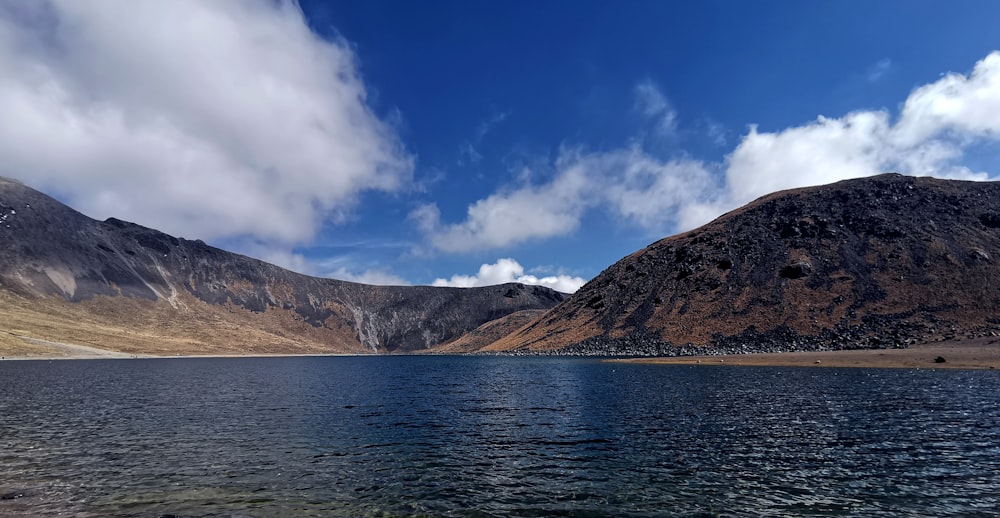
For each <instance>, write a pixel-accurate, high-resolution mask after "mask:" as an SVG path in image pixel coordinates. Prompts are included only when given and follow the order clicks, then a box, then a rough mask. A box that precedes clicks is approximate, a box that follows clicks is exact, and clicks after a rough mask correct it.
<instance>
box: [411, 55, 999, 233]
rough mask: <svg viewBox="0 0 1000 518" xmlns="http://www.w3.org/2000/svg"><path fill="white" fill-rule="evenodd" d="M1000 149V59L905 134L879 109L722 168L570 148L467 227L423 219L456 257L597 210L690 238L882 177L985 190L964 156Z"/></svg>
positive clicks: (752, 148) (922, 99)
mask: <svg viewBox="0 0 1000 518" xmlns="http://www.w3.org/2000/svg"><path fill="white" fill-rule="evenodd" d="M637 100H638V101H637V109H640V110H641V111H642V112H643V113H645V114H647V115H655V114H658V113H662V112H665V111H671V110H672V109H671V108H669V103H667V102H666V98H665V97H663V96H662V94H661V93H660V92H659V90H658V89H657V88H656V87H655V85H652V84H651V83H641V84H640V85H639V87H637ZM997 140H1000V51H998V52H994V53H992V54H990V55H989V56H987V57H986V58H985V59H983V60H982V61H980V62H979V63H977V64H976V66H975V68H974V69H973V71H972V73H971V74H970V75H968V76H965V75H961V74H949V75H946V76H944V77H942V78H941V79H940V80H938V81H936V82H934V83H931V84H928V85H925V86H922V87H920V88H918V89H916V90H914V91H913V93H911V94H910V96H909V97H908V98H907V100H906V102H905V104H904V105H903V108H902V112H901V114H900V116H899V120H898V121H897V122H896V123H895V124H893V123H892V121H891V119H890V114H889V112H888V111H885V110H879V111H857V112H852V113H849V114H847V115H845V116H843V117H839V118H830V117H822V116H820V117H818V118H817V119H816V120H814V121H812V122H809V123H806V124H803V125H801V126H795V127H791V128H787V129H784V130H782V131H776V132H761V131H759V130H758V129H757V127H756V126H751V127H750V130H749V132H748V133H747V134H746V135H744V136H743V138H742V139H741V140H740V143H739V144H738V145H737V146H736V148H735V149H734V150H733V151H732V152H731V153H730V154H729V155H728V156H727V158H726V160H725V162H724V163H720V164H711V163H704V162H701V161H697V160H692V159H689V158H681V159H673V160H661V159H659V158H657V157H654V156H652V155H651V154H649V153H648V152H646V151H645V150H644V149H642V148H641V147H639V146H636V145H632V146H630V147H625V148H619V149H613V150H610V151H603V152H596V153H587V152H584V151H581V150H579V149H565V148H564V149H563V150H562V151H561V153H560V155H559V158H558V159H557V160H556V162H555V170H556V173H555V175H554V176H553V177H552V178H551V179H550V180H549V181H547V182H544V183H540V184H538V183H527V184H525V185H521V186H520V187H516V188H512V189H511V188H509V189H506V190H503V191H501V192H499V193H497V194H494V195H492V196H489V197H488V198H485V199H483V200H479V201H477V202H475V203H474V204H473V205H471V206H470V207H469V210H468V215H467V218H466V220H465V221H464V222H462V223H456V224H447V223H442V222H441V216H440V213H439V211H438V210H437V208H436V207H435V206H425V207H423V208H422V209H420V210H419V211H416V212H415V213H414V214H413V216H414V218H415V219H416V220H417V221H419V222H421V223H422V224H421V229H422V230H423V231H424V232H425V233H426V234H427V236H428V238H429V240H430V241H431V244H432V245H433V246H434V247H435V248H437V249H439V250H442V251H446V252H465V251H470V250H480V249H483V248H502V247H505V246H509V245H513V244H518V243H521V242H524V241H527V240H532V239H543V238H550V237H556V236H562V235H565V234H568V233H570V232H573V231H574V230H576V229H577V228H578V227H579V225H580V221H581V219H582V218H583V216H584V215H585V214H586V213H587V211H589V210H594V209H603V210H605V211H607V212H609V213H611V214H614V215H616V216H618V217H620V218H622V219H623V220H626V221H630V222H632V223H634V224H636V225H638V226H639V227H641V228H645V229H647V230H650V231H659V232H668V231H683V230H688V229H691V228H694V227H696V226H699V225H702V224H704V223H707V222H708V221H710V220H711V219H713V218H715V217H717V216H719V215H720V214H722V213H723V212H725V211H728V210H731V209H734V208H736V207H738V206H740V205H743V204H745V203H747V202H750V201H752V200H753V199H755V198H757V197H759V196H763V195H765V194H768V193H771V192H774V191H778V190H783V189H790V188H796V187H805V186H810V185H820V184H826V183H831V182H836V181H839V180H844V179H848V178H858V177H864V176H870V175H874V174H878V173H883V172H890V171H892V172H900V173H904V174H911V175H934V176H937V177H941V178H953V179H965V180H986V179H988V178H990V177H991V175H990V174H987V173H985V172H979V171H973V170H971V169H970V168H968V167H967V166H965V165H964V164H962V157H963V154H964V150H965V149H966V148H967V147H969V146H970V145H972V144H975V143H977V142H981V141H997ZM715 171H724V175H718V174H714V172H715ZM528 176H529V177H530V175H528ZM992 177H994V178H995V177H997V174H996V173H993V175H992Z"/></svg>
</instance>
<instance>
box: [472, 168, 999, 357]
mask: <svg viewBox="0 0 1000 518" xmlns="http://www.w3.org/2000/svg"><path fill="white" fill-rule="evenodd" d="M996 207H1000V184H998V183H996V182H960V181H947V180H937V179H933V178H914V177H907V176H901V175H881V176H876V177H871V178H865V179H859V180H849V181H844V182H839V183H836V184H832V185H826V186H821V187H814V188H806V189H798V190H792V191H785V192H780V193H776V194H773V195H769V196H765V197H763V198H761V199H759V200H757V201H755V202H753V203H751V204H749V205H747V206H746V207H743V208H741V209H738V210H735V211H733V212H731V213H729V214H726V215H724V216H722V217H720V218H718V219H717V220H715V221H713V222H712V223H710V224H708V225H706V226H704V227H702V228H699V229H696V230H693V231H691V232H687V233H684V234H681V235H678V236H673V237H670V238H667V239H664V240H661V241H659V242H656V243H654V244H652V245H650V246H649V247H647V248H645V249H643V250H641V251H639V252H636V253H634V254H632V255H630V256H628V257H626V258H624V259H622V260H621V261H619V262H618V263H616V264H614V265H612V266H611V267H610V268H608V269H607V270H605V271H604V272H603V273H602V274H601V275H599V276H598V277H597V278H595V279H594V280H592V281H591V282H589V283H588V284H587V285H586V286H584V287H583V288H582V289H581V290H580V291H578V292H577V293H576V294H575V295H573V296H572V297H571V298H570V299H568V300H567V301H566V302H564V303H562V304H560V305H559V306H558V307H556V308H555V309H554V310H552V311H550V312H548V313H547V314H545V315H544V316H543V317H542V318H541V319H539V320H536V321H535V322H534V323H533V324H532V325H531V326H529V327H528V328H526V329H525V330H523V331H521V332H519V333H516V334H515V335H512V336H510V337H507V338H505V339H503V340H501V341H499V342H497V343H495V344H493V345H492V346H491V347H492V348H494V349H513V350H517V349H539V350H542V349H559V350H562V351H564V352H565V351H576V352H580V353H588V354H597V353H600V354H677V353H684V352H692V351H697V352H706V351H717V352H755V351H783V350H808V349H818V348H851V347H898V346H905V345H906V344H907V343H909V342H912V341H915V340H933V339H937V338H945V337H949V336H967V335H970V334H973V335H974V334H982V333H985V332H990V331H994V330H997V329H1000V265H998V264H997V261H995V259H994V258H996V257H1000V256H998V254H1000V223H998V222H1000V216H998V214H1000V213H998V212H997V208H996Z"/></svg>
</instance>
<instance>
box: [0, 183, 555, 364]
mask: <svg viewBox="0 0 1000 518" xmlns="http://www.w3.org/2000/svg"><path fill="white" fill-rule="evenodd" d="M0 289H4V290H7V291H9V292H10V293H11V294H12V295H13V296H15V297H20V298H21V300H23V301H37V300H42V299H45V300H48V301H49V304H48V305H49V306H52V309H51V312H52V313H53V314H54V315H53V316H57V315H55V314H58V313H59V312H62V311H71V312H74V313H76V312H78V311H77V310H79V309H80V308H81V307H92V308H93V311H95V312H101V311H103V312H106V313H107V314H105V315H103V316H104V317H105V318H104V320H106V321H107V322H105V324H108V325H111V324H114V319H115V318H120V317H115V316H114V314H115V313H117V314H119V315H120V314H128V313H129V312H132V311H137V309H136V308H143V312H142V313H141V314H137V315H135V316H134V317H133V319H134V320H135V322H134V323H135V324H136V325H140V326H141V325H142V322H143V321H146V320H167V318H166V317H164V316H163V315H159V314H158V313H164V312H166V313H170V314H171V315H172V317H173V318H179V319H184V318H190V317H191V315H192V314H193V313H197V312H199V311H202V312H207V313H211V314H216V315H217V316H218V317H219V318H220V319H222V320H225V319H226V318H225V314H224V313H218V311H217V310H218V309H220V308H223V307H226V308H229V310H231V312H232V311H239V312H249V313H250V314H253V315H267V316H268V317H269V318H270V319H271V320H280V321H281V324H280V325H279V326H278V329H281V330H282V332H283V333H284V334H286V335H288V336H290V337H298V338H301V339H302V341H303V344H309V347H308V349H309V351H311V352H316V351H317V350H319V351H324V350H326V351H328V352H349V353H366V352H379V353H382V352H390V353H392V352H414V351H420V350H424V349H429V348H431V347H433V346H435V345H437V344H439V343H444V342H448V341H451V340H454V339H456V338H458V337H460V336H461V335H462V334H463V333H465V332H467V331H470V330H472V329H475V328H476V327H478V326H480V325H482V324H485V323H487V322H489V321H491V320H494V319H497V318H501V317H503V316H506V315H507V314H509V313H513V312H517V311H522V310H532V309H547V308H549V307H551V306H553V305H554V304H556V303H558V302H560V301H561V300H562V299H563V298H564V295H563V294H561V293H559V292H556V291H553V290H551V289H549V288H545V287H541V286H525V285H521V284H516V283H511V284H505V285H497V286H488V287H482V288H445V287H431V286H370V285H365V284H359V283H354V282H349V281H341V280H337V279H323V278H317V277H310V276H306V275H302V274H298V273H295V272H291V271H289V270H285V269H283V268H280V267H278V266H275V265H271V264H268V263H265V262H263V261H260V260H257V259H253V258H250V257H247V256H243V255H240V254H235V253H232V252H227V251H224V250H221V249H219V248H216V247H212V246H209V245H207V244H206V243H204V242H203V241H201V240H194V241H191V240H187V239H183V238H177V237H174V236H170V235H168V234H165V233H162V232H159V231H157V230H155V229H151V228H147V227H144V226H142V225H138V224H135V223H129V222H125V221H122V220H119V219H116V218H109V219H107V220H105V221H97V220H94V219H91V218H89V217H87V216H85V215H83V214H81V213H79V212H77V211H75V210H73V209H72V208H70V207H67V206H65V205H64V204H62V203H60V202H59V201H57V200H55V199H53V198H51V197H49V196H47V195H45V194H42V193H40V192H38V191H36V190H34V189H31V188H30V187H27V186H26V185H24V184H23V183H21V182H18V181H14V180H10V179H6V178H2V177H0ZM59 299H61V300H62V301H64V302H66V303H68V304H70V305H74V304H75V305H77V307H73V306H68V305H65V304H63V305H60V304H58V300H59ZM6 300H8V302H9V301H10V297H8V298H7V299H6ZM0 302H2V300H0ZM22 304H23V303H22ZM80 304H83V306H79V305H80ZM43 306H44V305H43ZM195 306H197V307H195ZM46 307H47V306H46ZM8 310H9V311H13V309H10V308H9V309H8ZM209 310H211V311H209ZM92 316H95V317H100V316H101V315H92ZM245 317H249V315H240V318H236V319H235V320H234V322H235V321H238V322H240V325H241V326H251V327H252V326H253V325H254V320H255V319H253V318H245ZM33 318H34V317H33ZM39 318H40V317H39ZM234 318H235V317H234ZM98 320H101V319H100V318H98ZM195 320H196V319H195ZM270 324H271V325H274V324H275V323H274V322H271V323H270ZM192 325H194V324H192ZM201 325H209V324H201ZM174 329H175V332H180V333H183V332H184V330H183V328H176V326H175V327H174ZM154 331H155V329H154ZM272 331H273V330H272V329H261V332H262V333H263V335H262V336H266V335H268V334H270V333H272ZM199 333H201V331H199V332H193V333H192V334H199ZM205 334H206V336H216V337H218V336H220V335H219V334H218V333H214V332H208V331H205ZM221 336H224V335H221ZM203 345H206V346H208V345H209V344H203ZM263 347H264V348H265V349H266V346H263ZM285 348H287V347H285ZM293 348H294V347H293ZM188 349H190V348H188ZM184 352H193V351H190V350H185V351H184Z"/></svg>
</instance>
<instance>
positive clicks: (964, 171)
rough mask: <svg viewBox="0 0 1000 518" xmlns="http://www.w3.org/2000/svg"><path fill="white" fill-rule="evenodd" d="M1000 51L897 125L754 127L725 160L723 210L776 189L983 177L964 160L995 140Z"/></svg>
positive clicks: (876, 120)
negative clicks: (894, 175)
mask: <svg viewBox="0 0 1000 518" xmlns="http://www.w3.org/2000/svg"><path fill="white" fill-rule="evenodd" d="M998 114H1000V52H993V53H991V54H990V55H989V56H987V57H986V58H985V59H983V60H981V61H980V62H978V63H976V66H975V68H974V69H973V71H972V73H971V74H969V75H967V76H966V75H962V74H948V75H946V76H945V77H942V78H941V79H939V80H938V81H935V82H933V83H930V84H927V85H924V86H921V87H920V88H917V89H916V90H914V91H913V92H912V93H911V94H910V95H909V96H908V97H907V99H906V102H905V103H904V104H903V108H902V110H901V113H900V115H899V118H898V120H897V121H896V122H895V124H893V123H892V122H891V121H890V116H889V113H888V112H887V111H885V110H881V111H859V112H854V113H850V114H847V115H845V116H843V117H841V118H827V117H819V118H818V119H816V121H814V122H811V123H808V124H804V125H802V126H797V127H793V128H788V129H785V130H783V131H779V132H773V133H761V132H758V131H757V129H756V128H755V127H753V126H751V128H750V131H749V133H748V134H747V135H746V136H744V137H743V140H742V141H741V142H740V144H739V145H738V146H737V147H736V149H735V150H734V151H733V152H732V154H730V155H729V158H728V168H727V173H726V186H727V192H726V196H725V198H724V200H723V202H722V203H721V204H720V205H719V208H720V209H729V208H733V207H735V206H736V205H739V204H742V203H746V202H748V201H750V200H753V199H754V198H756V197H758V196H761V195H764V194H767V193H769V192H773V191H776V190H780V189H789V188H794V187H804V186H808V185H818V184H824V183H830V182H835V181H838V180H844V179H847V178H858V177H864V176H871V175H874V174H878V173H882V172H887V171H895V172H900V173H904V174H911V175H918V176H924V175H933V176H937V177H940V178H953V179H963V180H986V179H988V178H989V177H990V175H989V174H988V173H986V172H981V171H973V170H971V169H969V168H968V167H966V166H964V165H963V164H962V163H961V158H962V156H963V153H964V149H965V148H967V147H968V146H969V145H971V144H973V143H975V142H976V141H984V140H993V141H995V140H997V139H998V138H1000V117H998Z"/></svg>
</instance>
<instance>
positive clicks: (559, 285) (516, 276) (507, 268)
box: [433, 258, 587, 293]
mask: <svg viewBox="0 0 1000 518" xmlns="http://www.w3.org/2000/svg"><path fill="white" fill-rule="evenodd" d="M508 282H519V283H521V284H528V285H533V286H546V287H549V288H552V289H554V290H556V291H561V292H563V293H575V292H576V290H578V289H580V287H581V286H583V285H584V284H585V283H586V282H587V281H586V280H584V279H583V278H582V277H571V276H569V275H551V276H546V277H536V276H534V275H525V273H524V267H523V266H521V264H520V263H518V262H517V261H515V260H514V259H510V258H506V259H498V260H497V262H495V263H493V264H484V265H482V266H480V267H479V272H478V273H477V274H476V275H453V276H452V277H451V279H436V280H435V281H434V283H433V285H434V286H451V287H457V288H473V287H477V286H493V285H495V284H505V283H508Z"/></svg>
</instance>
